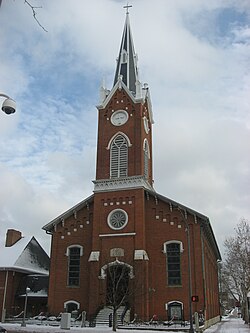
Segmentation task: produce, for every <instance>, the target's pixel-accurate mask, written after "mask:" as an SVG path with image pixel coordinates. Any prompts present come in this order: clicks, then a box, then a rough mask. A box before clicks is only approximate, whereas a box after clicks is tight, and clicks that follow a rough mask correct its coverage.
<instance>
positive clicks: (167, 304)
mask: <svg viewBox="0 0 250 333" xmlns="http://www.w3.org/2000/svg"><path fill="white" fill-rule="evenodd" d="M172 303H179V304H180V305H181V308H182V310H183V303H182V302H180V301H170V302H167V303H165V309H166V310H168V307H169V306H170V305H171V304H172Z"/></svg>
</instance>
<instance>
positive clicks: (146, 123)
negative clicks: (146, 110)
mask: <svg viewBox="0 0 250 333" xmlns="http://www.w3.org/2000/svg"><path fill="white" fill-rule="evenodd" d="M143 124H144V130H145V132H146V133H147V134H148V132H149V125H148V118H147V117H143Z"/></svg>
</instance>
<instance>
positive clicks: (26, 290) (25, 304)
mask: <svg viewBox="0 0 250 333" xmlns="http://www.w3.org/2000/svg"><path fill="white" fill-rule="evenodd" d="M29 292H30V288H29V287H26V289H25V301H24V310H23V321H22V323H21V326H22V327H26V322H25V317H26V312H27V301H28V293H29Z"/></svg>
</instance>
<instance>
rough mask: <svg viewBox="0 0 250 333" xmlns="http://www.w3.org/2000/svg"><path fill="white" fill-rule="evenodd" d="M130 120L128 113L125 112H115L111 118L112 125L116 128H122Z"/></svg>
mask: <svg viewBox="0 0 250 333" xmlns="http://www.w3.org/2000/svg"><path fill="white" fill-rule="evenodd" d="M127 120H128V113H127V111H124V110H118V111H115V112H114V113H113V114H112V116H111V123H112V124H113V125H115V126H121V125H123V124H125V123H126V122H127Z"/></svg>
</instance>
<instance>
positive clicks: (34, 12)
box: [24, 0, 48, 32]
mask: <svg viewBox="0 0 250 333" xmlns="http://www.w3.org/2000/svg"><path fill="white" fill-rule="evenodd" d="M24 3H25V4H27V5H28V6H29V7H30V8H31V10H32V13H33V17H34V19H35V21H36V22H37V24H38V25H39V26H40V27H41V28H42V29H43V30H44V31H46V32H48V30H46V29H45V28H44V26H43V25H42V24H41V23H40V22H39V20H38V19H37V17H36V14H37V13H36V11H35V9H37V8H42V6H39V7H35V6H32V5H31V4H30V3H29V1H27V0H24Z"/></svg>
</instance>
